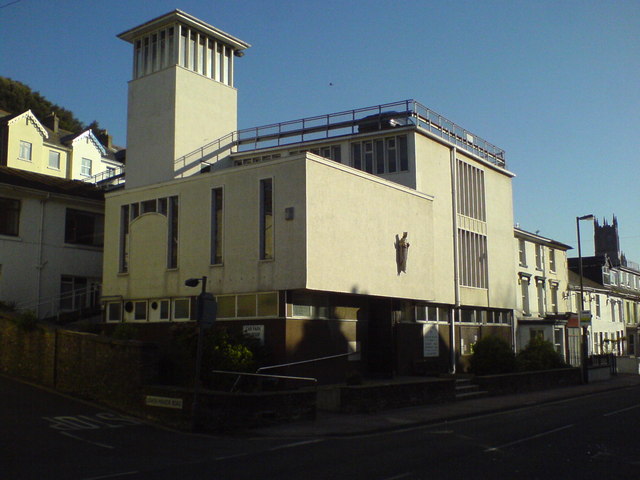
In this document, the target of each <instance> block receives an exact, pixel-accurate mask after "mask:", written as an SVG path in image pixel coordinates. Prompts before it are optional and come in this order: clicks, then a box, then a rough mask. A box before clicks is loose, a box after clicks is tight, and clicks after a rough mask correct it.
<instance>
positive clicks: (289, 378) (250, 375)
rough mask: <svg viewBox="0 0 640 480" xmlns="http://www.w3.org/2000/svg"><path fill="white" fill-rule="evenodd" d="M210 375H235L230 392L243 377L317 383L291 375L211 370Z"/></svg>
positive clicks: (309, 378)
mask: <svg viewBox="0 0 640 480" xmlns="http://www.w3.org/2000/svg"><path fill="white" fill-rule="evenodd" d="M211 373H222V374H227V375H237V376H238V378H236V381H235V382H234V383H233V385H232V386H231V390H230V391H231V392H233V391H234V390H235V388H236V386H237V385H238V382H239V381H240V377H242V376H245V377H260V378H279V379H285V380H301V381H303V382H313V383H318V379H317V378H313V377H294V376H291V375H266V374H263V373H245V372H231V371H228V370H211Z"/></svg>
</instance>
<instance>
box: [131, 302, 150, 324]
mask: <svg viewBox="0 0 640 480" xmlns="http://www.w3.org/2000/svg"><path fill="white" fill-rule="evenodd" d="M133 319H134V320H139V321H141V320H146V319H147V302H146V301H142V302H134V305H133Z"/></svg>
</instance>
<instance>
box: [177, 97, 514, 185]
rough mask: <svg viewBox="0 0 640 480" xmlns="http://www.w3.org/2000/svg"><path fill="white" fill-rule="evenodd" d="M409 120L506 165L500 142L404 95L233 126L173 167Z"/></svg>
mask: <svg viewBox="0 0 640 480" xmlns="http://www.w3.org/2000/svg"><path fill="white" fill-rule="evenodd" d="M410 125H413V126H415V127H418V128H421V129H424V130H426V131H428V132H430V133H431V134H433V135H435V136H437V137H440V138H442V139H443V140H445V141H447V142H449V143H451V144H453V145H455V146H457V147H459V148H461V149H463V150H465V151H467V152H469V153H471V154H473V155H476V156H478V157H480V158H482V159H484V160H486V161H488V162H490V163H492V164H494V165H497V166H499V167H502V168H505V167H506V162H505V152H504V150H502V149H501V148H498V147H496V146H495V145H493V144H491V143H489V142H487V141H486V140H484V139H482V138H480V137H479V136H477V135H474V134H473V133H471V132H469V131H468V130H466V129H464V128H462V127H460V126H459V125H457V124H455V123H454V122H452V121H450V120H448V119H446V118H445V117H443V116H442V115H439V114H438V113H436V112H434V111H433V110H431V109H429V108H427V107H425V106H424V105H422V104H420V103H418V102H416V101H415V100H404V101H401V102H394V103H387V104H382V105H376V106H373V107H365V108H359V109H354V110H347V111H344V112H337V113H330V114H327V115H319V116H315V117H307V118H302V119H299V120H291V121H288V122H281V123H273V124H270V125H263V126H260V127H253V128H246V129H243V130H237V131H235V132H231V133H229V134H227V135H225V136H224V137H221V138H219V139H217V140H214V141H213V142H210V143H208V144H206V145H203V146H202V147H200V148H198V149H197V150H194V151H193V152H190V153H188V154H186V155H184V156H182V157H180V158H178V159H177V160H176V161H175V171H176V172H177V173H181V174H184V173H186V172H191V173H195V172H193V168H194V167H197V166H202V164H204V165H212V164H214V163H216V162H217V161H218V160H220V159H222V158H223V157H226V156H227V155H229V154H230V153H233V152H245V151H251V150H257V149H262V148H270V147H279V146H284V145H291V144H296V143H302V142H311V141H318V140H323V139H328V138H334V137H339V136H342V135H353V134H356V133H363V132H365V131H376V130H381V129H383V128H391V127H394V126H410ZM197 171H199V169H198V170H197Z"/></svg>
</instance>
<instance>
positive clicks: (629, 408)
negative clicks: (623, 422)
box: [603, 405, 640, 417]
mask: <svg viewBox="0 0 640 480" xmlns="http://www.w3.org/2000/svg"><path fill="white" fill-rule="evenodd" d="M638 407H640V405H633V406H631V407H627V408H621V409H620V410H615V411H613V412H609V413H605V414H604V415H603V416H604V417H610V416H611V415H617V414H618V413H622V412H628V411H629V410H633V409H634V408H638Z"/></svg>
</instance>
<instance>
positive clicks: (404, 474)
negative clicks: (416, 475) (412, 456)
mask: <svg viewBox="0 0 640 480" xmlns="http://www.w3.org/2000/svg"><path fill="white" fill-rule="evenodd" d="M411 475H413V473H412V472H407V473H401V474H400V475H396V476H395V477H389V478H385V479H383V480H398V479H400V478H407V477H410V476H411Z"/></svg>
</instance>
